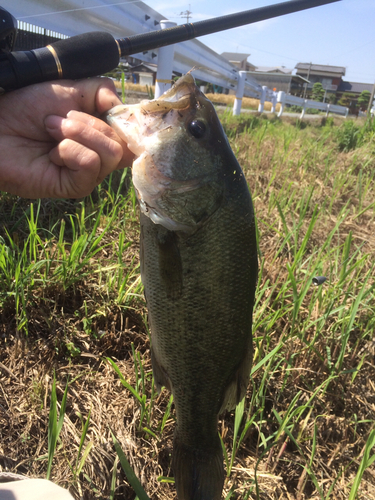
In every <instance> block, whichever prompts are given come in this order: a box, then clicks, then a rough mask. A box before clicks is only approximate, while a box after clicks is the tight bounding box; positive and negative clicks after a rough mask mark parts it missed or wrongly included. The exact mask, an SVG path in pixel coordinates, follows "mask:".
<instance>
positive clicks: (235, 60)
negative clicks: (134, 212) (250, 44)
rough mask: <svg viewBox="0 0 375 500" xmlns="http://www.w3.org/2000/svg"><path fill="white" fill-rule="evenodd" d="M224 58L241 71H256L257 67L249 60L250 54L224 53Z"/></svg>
mask: <svg viewBox="0 0 375 500" xmlns="http://www.w3.org/2000/svg"><path fill="white" fill-rule="evenodd" d="M221 56H222V57H224V58H225V59H226V60H227V61H229V62H230V63H231V64H233V66H236V68H237V69H239V70H240V71H254V70H255V66H254V65H253V64H251V63H249V61H248V60H247V58H248V57H250V54H239V53H238V52H222V54H221Z"/></svg>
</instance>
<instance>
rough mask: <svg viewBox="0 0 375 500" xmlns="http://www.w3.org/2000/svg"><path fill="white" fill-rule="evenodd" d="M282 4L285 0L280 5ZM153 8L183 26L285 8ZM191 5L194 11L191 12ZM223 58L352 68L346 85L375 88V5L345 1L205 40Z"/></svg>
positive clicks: (214, 4) (221, 0)
mask: <svg viewBox="0 0 375 500" xmlns="http://www.w3.org/2000/svg"><path fill="white" fill-rule="evenodd" d="M280 1H281V0H280ZM145 3H147V4H148V5H149V6H150V7H152V8H153V9H155V10H156V11H158V12H160V13H161V14H163V15H165V17H166V18H167V19H170V20H171V21H175V22H177V23H178V24H182V23H184V22H186V18H185V19H183V18H181V17H179V14H180V12H183V11H186V10H190V11H191V12H192V18H191V19H190V22H194V21H201V20H203V19H209V18H211V17H217V16H222V15H226V14H232V13H234V12H240V11H244V10H249V9H255V8H258V7H263V6H266V5H270V4H274V3H279V2H276V1H274V0H251V1H245V0H230V1H228V0H215V1H212V0H210V1H206V0H173V2H171V1H168V0H156V1H154V0H149V1H148V2H147V1H146V2H145ZM189 5H190V8H189ZM199 40H200V41H202V42H203V43H205V44H206V45H208V46H209V47H210V48H212V49H213V50H215V51H216V52H218V53H221V52H241V53H247V54H251V55H250V57H249V61H250V62H251V63H252V64H254V65H255V66H285V67H287V68H294V66H295V65H296V64H297V63H298V62H312V63H313V64H330V65H332V66H343V67H345V68H346V74H345V76H344V80H346V81H352V82H361V83H374V82H375V0H341V1H339V2H335V3H332V4H329V5H324V6H321V7H315V8H312V9H308V10H306V11H303V12H297V13H294V14H289V15H286V16H282V17H279V18H275V19H270V20H268V21H262V22H259V23H255V24H252V25H248V26H243V27H240V28H235V29H232V30H227V31H223V32H221V33H219V34H213V35H208V36H204V37H201V38H199Z"/></svg>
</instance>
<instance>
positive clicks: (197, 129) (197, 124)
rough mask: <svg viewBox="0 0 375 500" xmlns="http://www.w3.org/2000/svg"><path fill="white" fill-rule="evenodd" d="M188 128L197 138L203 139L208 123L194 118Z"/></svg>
mask: <svg viewBox="0 0 375 500" xmlns="http://www.w3.org/2000/svg"><path fill="white" fill-rule="evenodd" d="M188 130H189V132H190V133H191V135H192V136H193V137H195V138H196V139H202V137H203V136H204V135H205V133H206V125H205V124H204V123H203V122H201V121H200V120H193V121H192V122H190V123H189V125H188Z"/></svg>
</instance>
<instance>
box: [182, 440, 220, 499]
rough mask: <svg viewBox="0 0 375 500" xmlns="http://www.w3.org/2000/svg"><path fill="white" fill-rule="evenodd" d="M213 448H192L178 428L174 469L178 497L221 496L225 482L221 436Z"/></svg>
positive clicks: (208, 497)
mask: <svg viewBox="0 0 375 500" xmlns="http://www.w3.org/2000/svg"><path fill="white" fill-rule="evenodd" d="M216 444H217V445H218V446H215V447H214V448H213V449H208V450H207V449H197V448H191V447H189V446H187V445H185V444H183V443H182V442H181V440H180V439H179V436H178V433H177V432H176V434H175V437H174V442H173V471H174V478H175V482H176V489H177V497H178V500H220V499H221V493H222V491H223V485H224V467H223V453H222V450H221V445H220V441H219V438H217V443H215V445H216Z"/></svg>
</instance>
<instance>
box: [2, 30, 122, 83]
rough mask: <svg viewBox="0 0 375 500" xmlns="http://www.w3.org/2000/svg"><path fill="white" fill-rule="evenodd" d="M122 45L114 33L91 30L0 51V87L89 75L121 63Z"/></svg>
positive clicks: (99, 72)
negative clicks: (43, 43)
mask: <svg viewBox="0 0 375 500" xmlns="http://www.w3.org/2000/svg"><path fill="white" fill-rule="evenodd" d="M119 60H120V53H119V48H118V44H117V42H116V40H115V39H114V38H113V36H112V35H111V34H109V33H106V32H101V31H92V32H89V33H84V34H82V35H77V36H72V37H71V38H67V39H65V40H59V41H58V42H54V43H52V44H51V45H48V46H47V47H43V48H41V49H35V50H29V51H25V52H21V51H19V52H12V53H10V54H1V55H0V68H1V74H0V87H1V88H3V89H4V90H14V89H18V88H21V87H25V86H26V85H31V84H33V83H40V82H44V81H48V80H57V79H61V78H70V79H78V78H88V77H91V76H96V75H102V74H103V73H107V71H111V70H112V69H113V68H116V66H118V63H119Z"/></svg>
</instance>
